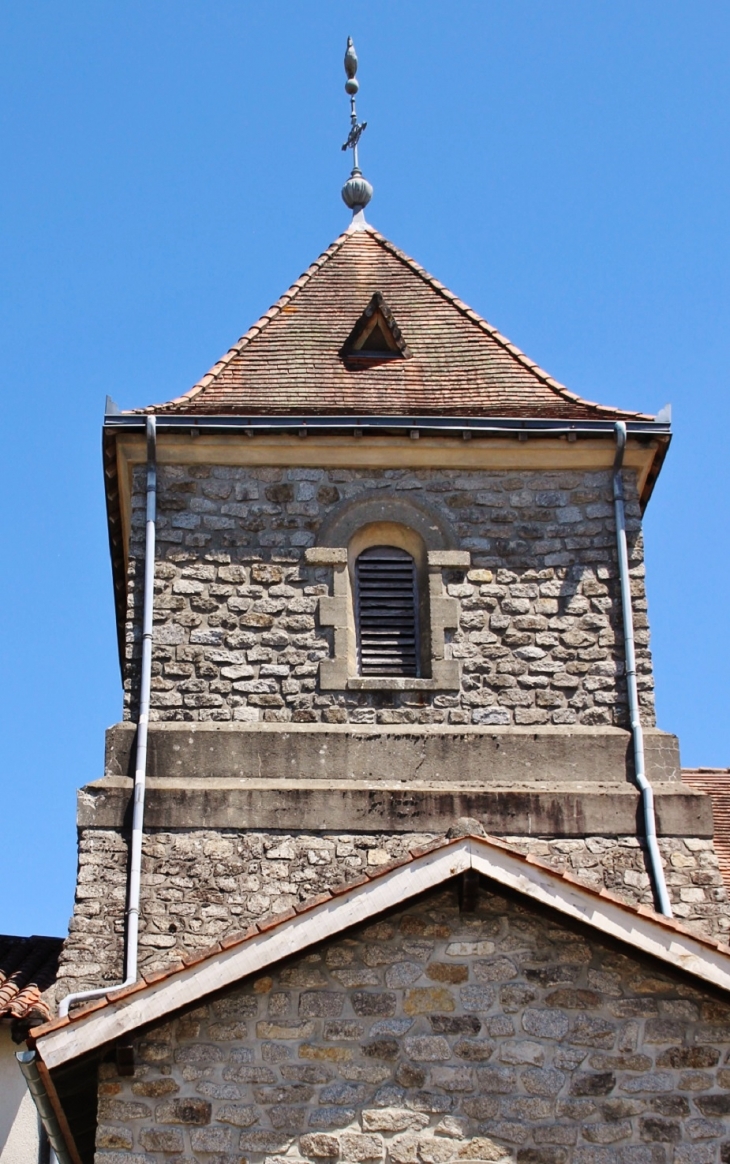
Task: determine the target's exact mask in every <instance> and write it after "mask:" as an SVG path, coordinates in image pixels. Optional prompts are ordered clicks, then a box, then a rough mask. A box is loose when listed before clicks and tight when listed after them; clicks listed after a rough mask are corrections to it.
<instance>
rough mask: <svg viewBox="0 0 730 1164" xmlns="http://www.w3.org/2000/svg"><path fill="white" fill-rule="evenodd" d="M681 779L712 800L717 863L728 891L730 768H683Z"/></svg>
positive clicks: (729, 872) (729, 864) (729, 873)
mask: <svg viewBox="0 0 730 1164" xmlns="http://www.w3.org/2000/svg"><path fill="white" fill-rule="evenodd" d="M682 779H683V780H684V782H685V784H689V786H690V788H696V789H697V791H698V792H706V793H707V795H708V796H710V797H711V799H712V819H713V822H714V828H715V852H716V853H717V863H718V865H719V867H720V872H721V873H722V879H723V881H724V882H725V884H726V885H727V887H728V889H730V768H683V769H682Z"/></svg>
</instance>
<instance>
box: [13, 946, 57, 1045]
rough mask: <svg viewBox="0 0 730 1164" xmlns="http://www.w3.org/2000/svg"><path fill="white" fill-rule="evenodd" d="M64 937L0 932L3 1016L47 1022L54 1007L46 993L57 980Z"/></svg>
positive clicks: (32, 1021)
mask: <svg viewBox="0 0 730 1164" xmlns="http://www.w3.org/2000/svg"><path fill="white" fill-rule="evenodd" d="M62 945H63V938H42V937H37V936H35V935H34V936H33V937H30V938H15V937H10V936H9V935H5V934H2V935H0V1019H11V1020H13V1021H14V1022H17V1021H18V1020H27V1021H28V1022H31V1023H39V1022H45V1021H47V1020H48V1019H49V1018H50V1017H51V1010H50V1007H49V1006H48V1003H47V1002H46V1000H45V999H44V998H43V997H42V996H43V994H44V992H45V991H47V990H48V989H49V987H51V986H52V985H53V983H54V982H55V981H56V972H57V970H58V959H59V956H60V953H61V946H62Z"/></svg>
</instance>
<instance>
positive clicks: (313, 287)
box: [139, 226, 652, 421]
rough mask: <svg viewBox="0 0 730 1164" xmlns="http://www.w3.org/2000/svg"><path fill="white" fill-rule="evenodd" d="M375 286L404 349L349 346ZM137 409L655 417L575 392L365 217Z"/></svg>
mask: <svg viewBox="0 0 730 1164" xmlns="http://www.w3.org/2000/svg"><path fill="white" fill-rule="evenodd" d="M376 293H379V295H380V297H382V300H383V301H384V303H385V305H386V308H385V309H386V311H387V312H388V318H389V319H390V320H392V322H393V323H394V324H395V326H396V328H397V329H398V330H399V333H400V335H401V336H402V350H401V351H398V352H397V353H395V355H394V356H393V358H390V359H383V360H377V359H376V360H368V359H361V360H359V361H356V362H353V361H351V360H348V359H347V358H343V345H345V344H346V342H347V340H348V337H349V336H350V335H351V333H352V332H353V328H355V326H356V324H357V323H358V320H359V319H360V318H361V317H362V315H363V312H364V311H365V310H366V308H367V307H368V305H369V304H370V303H371V301H372V299H373V296H374V295H376ZM361 354H362V353H361ZM139 411H140V412H156V413H157V414H159V415H164V414H183V415H191V416H192V415H197V416H202V415H205V416H215V415H234V416H246V415H250V416H257V415H258V416H261V415H302V414H307V415H312V416H314V415H317V416H320V415H321V416H327V415H360V416H387V415H393V416H395V415H397V416H428V415H436V416H438V415H454V416H456V415H458V416H475V417H490V416H491V417H497V416H499V417H516V418H520V417H522V418H528V417H536V418H554V419H558V420H559V419H565V420H566V421H569V420H575V421H578V420H611V419H631V420H637V419H638V420H650V419H652V418H651V417H647V416H645V415H643V414H641V413H636V412H623V411H621V410H620V409H616V408H607V407H604V406H602V405H599V404H593V403H591V402H590V401H587V400H582V399H581V398H580V397H579V396H576V395H575V394H574V393H572V392H569V391H568V390H567V388H565V387H564V386H563V385H562V384H560V383H558V381H556V380H554V379H553V378H552V377H551V376H549V375H548V374H547V372H544V371H542V369H541V368H539V367H538V366H537V364H535V363H534V362H533V361H532V360H530V359H529V358H528V357H527V356H525V355H524V354H523V353H522V352H521V351H520V350H519V348H516V347H515V346H514V344H511V343H510V342H509V340H507V339H506V338H505V337H504V336H503V335H500V333H499V332H498V331H497V330H496V328H494V327H492V326H491V325H490V324H488V323H487V322H486V321H485V320H484V319H482V318H481V317H480V316H479V315H477V314H476V312H474V311H472V310H471V309H470V308H469V307H467V305H466V304H465V303H462V301H461V300H460V299H458V298H457V297H456V296H455V295H452V293H451V292H450V291H448V290H447V289H446V287H444V285H443V284H442V283H440V282H438V280H437V279H434V278H432V276H431V275H429V274H428V273H427V272H426V271H425V270H424V269H423V267H421V266H419V265H418V263H416V262H414V261H413V259H410V258H408V256H407V255H405V254H403V252H402V251H400V250H398V249H397V248H396V247H395V246H393V244H392V243H390V242H388V240H387V239H385V238H384V237H383V236H382V235H380V234H378V232H377V231H376V230H374V229H373V228H372V227H369V226H368V227H366V228H365V229H361V230H352V229H351V230H349V231H346V232H345V233H344V234H342V235H340V237H339V238H337V239H336V240H335V242H333V243H332V245H331V246H330V247H329V248H328V249H327V250H326V251H325V252H324V254H322V255H320V257H319V258H318V259H317V260H316V261H315V262H314V263H312V265H311V267H309V268H308V269H307V270H306V271H305V272H304V274H303V275H302V276H301V277H300V278H299V279H297V281H296V282H295V283H294V284H293V286H292V287H290V288H289V290H288V291H287V292H286V293H285V294H284V295H282V297H281V298H280V299H279V300H278V301H277V302H276V303H275V304H274V306H273V307H271V308H270V310H269V311H267V312H266V313H265V314H264V315H263V316H262V317H261V318H260V319H259V320H258V321H257V322H256V323H255V324H254V325H253V327H251V328H250V329H249V330H248V331H247V332H246V334H245V335H244V336H242V337H241V339H240V340H238V342H237V343H235V344H234V345H233V347H232V348H231V349H230V351H229V352H228V353H227V354H226V355H225V356H224V357H223V358H222V359H221V360H219V361H218V363H217V364H215V365H214V366H213V367H212V368H211V370H210V371H209V372H208V374H207V375H205V376H203V378H202V380H200V381H199V382H198V383H197V384H196V385H195V386H194V387H193V388H191V389H190V391H189V392H187V393H186V394H185V395H184V396H179V397H177V398H176V399H175V400H171V401H169V402H168V403H166V404H159V405H154V406H150V407H149V408H147V409H140V410H139Z"/></svg>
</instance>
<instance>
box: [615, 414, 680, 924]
mask: <svg viewBox="0 0 730 1164" xmlns="http://www.w3.org/2000/svg"><path fill="white" fill-rule="evenodd" d="M614 431H615V433H616V458H615V460H614V462H613V508H614V512H615V515H616V547H617V550H618V571H619V582H620V586H621V610H622V614H623V624H624V658H625V667H626V689H627V692H628V698H629V718H630V720H631V735H632V738H633V743H634V772H635V776H636V783H637V785H638V787H639V789H640V791H641V804H642V808H643V812H644V832H645V834H646V845H647V849H648V851H649V868H650V869H651V878H652V882H653V884H654V892H655V894H656V899H657V901H658V903H659V911H660V913H663V914H665V915H666V916H667V917H671V916H672V906H671V903H670V900H669V893H668V891H667V883H666V881H665V879H664V867H663V865H662V857H661V853H660V852H659V844H658V842H657V835H656V818H655V815H654V792H653V790H652V787H651V784H650V783H649V781H648V780H647V778H646V764H645V761H644V733H643V731H642V728H641V718H640V715H639V692H638V688H637V685H636V651H635V646H634V613H633V609H632V605H631V579H630V576H629V551H628V546H627V543H626V509H625V504H624V484H623V478H622V476H621V469H622V466H623V460H624V452H625V450H626V425H625V424H624V423H623V421H621V420H619V421H617V422H616V425H615V429H614Z"/></svg>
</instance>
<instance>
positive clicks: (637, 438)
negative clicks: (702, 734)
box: [102, 411, 672, 663]
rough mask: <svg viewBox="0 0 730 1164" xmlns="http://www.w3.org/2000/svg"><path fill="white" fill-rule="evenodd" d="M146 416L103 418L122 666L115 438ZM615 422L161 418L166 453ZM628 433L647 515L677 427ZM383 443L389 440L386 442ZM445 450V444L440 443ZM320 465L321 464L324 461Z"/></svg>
mask: <svg viewBox="0 0 730 1164" xmlns="http://www.w3.org/2000/svg"><path fill="white" fill-rule="evenodd" d="M146 419H147V418H146V416H145V415H141V414H139V413H124V412H118V411H109V412H107V414H106V415H105V417H104V425H103V430H102V453H103V461H104V481H105V491H106V503H107V521H108V532H109V549H110V554H111V559H112V575H113V583H114V597H115V608H116V616H117V639H118V645H119V655H120V663H121V662H123V652H124V626H125V619H126V612H127V577H126V566H127V561H126V554H127V550H126V547H125V531H124V521H123V512H122V499H121V496H120V492H121V486H122V482H120V474H119V459H118V456H117V443H118V439H119V438H120V437H133V436H135V435H139V436H141V435H142V434H143V433H144V430H145V424H146ZM615 423H616V422H615V420H613V419H610V418H607V419H603V418H601V419H595V420H594V419H586V420H566V419H564V418H563V419H553V418H549V417H509V416H505V417H500V416H488V417H486V416H485V417H475V416H459V415H438V416H436V415H426V416H423V415H410V416H396V415H388V414H386V415H373V416H371V415H367V414H365V415H362V416H352V415H341V414H331V415H327V416H323V415H319V414H312V415H308V414H305V413H298V414H290V415H269V416H266V415H256V416H243V415H218V414H216V415H210V416H202V415H201V416H188V415H183V414H174V413H173V414H165V413H158V414H157V415H156V424H157V431H158V437H159V439H160V450H161V452H163V451H164V442H165V437H166V436H167V437H168V438H170V437H178V438H180V437H190V438H193V439H194V438H196V437H203V436H205V437H207V438H215V437H224V438H228V439H230V438H231V437H235V436H241V437H242V438H245V439H247V440H248V439H255V438H257V437H258V438H268V439H269V440H276V439H278V438H281V439H283V440H286V439H288V440H291V439H292V438H298V439H299V438H302V439H305V438H307V437H313V438H316V439H330V440H338V439H339V440H347V441H349V440H351V439H352V440H353V441H357V440H358V439H359V438H363V437H369V438H373V439H375V440H383V438H385V440H387V439H391V440H392V439H393V438H395V439H396V440H397V439H401V440H402V439H404V438H409V439H411V440H421V439H422V440H423V441H424V445H426V446H427V447H428V446H429V445H432V444H434V443H435V442H444V441H446V442H447V444H449V445H451V442H469V441H475V442H489V441H491V442H495V441H502V442H504V441H508V442H510V441H514V442H521V443H529V442H531V441H546V440H550V441H564V442H566V443H567V444H568V445H569V444H572V443H575V442H579V441H580V442H583V441H597V440H600V441H603V442H606V441H607V440H613V438H614V432H615ZM625 424H626V431H627V437H628V439H629V440H630V441H633V442H635V445H639V446H641V447H642V449H643V450H644V455H643V459H644V462H645V468H644V471H643V472H642V474H641V480H640V495H639V501H640V504H641V509H642V512H643V511H644V509H645V508H646V506H647V504H648V502H649V498H650V497H651V494H652V492H653V489H654V484H655V482H656V479H657V477H658V476H659V472H660V470H661V467H662V464H663V462H664V458H665V457H666V454H667V451H668V449H669V444H670V441H671V438H672V431H671V425H670V424H668V423H666V422H664V421H658V420H651V419H637V420H628V421H626V422H625ZM384 443H385V441H384ZM440 447H441V448H443V447H444V446H443V443H442V444H441V445H440ZM320 463H321V462H320Z"/></svg>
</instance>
